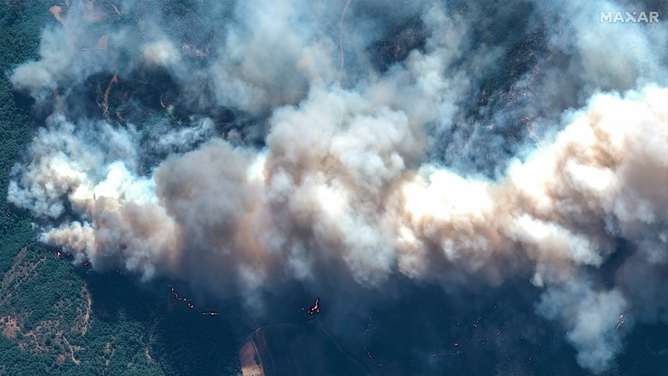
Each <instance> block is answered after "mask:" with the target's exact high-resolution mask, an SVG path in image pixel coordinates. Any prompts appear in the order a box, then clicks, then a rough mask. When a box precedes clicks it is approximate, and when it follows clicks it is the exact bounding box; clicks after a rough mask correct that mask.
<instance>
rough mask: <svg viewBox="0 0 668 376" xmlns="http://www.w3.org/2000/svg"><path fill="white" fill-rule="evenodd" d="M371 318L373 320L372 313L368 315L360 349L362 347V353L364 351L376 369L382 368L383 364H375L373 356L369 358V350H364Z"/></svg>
mask: <svg viewBox="0 0 668 376" xmlns="http://www.w3.org/2000/svg"><path fill="white" fill-rule="evenodd" d="M372 318H373V311H371V314H370V315H369V322H368V323H367V325H366V330H365V331H364V335H363V337H362V347H364V351H366V356H368V357H369V359H371V361H372V362H373V364H374V365H375V366H376V367H382V366H383V364H382V363H378V362H376V360H375V359H374V358H373V356H371V352H369V349H367V348H366V335H367V333H369V330H371V319H372Z"/></svg>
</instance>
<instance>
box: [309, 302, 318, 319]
mask: <svg viewBox="0 0 668 376" xmlns="http://www.w3.org/2000/svg"><path fill="white" fill-rule="evenodd" d="M316 313H320V298H315V304H314V305H313V307H311V308H309V310H308V314H309V315H311V316H313V315H314V314H316Z"/></svg>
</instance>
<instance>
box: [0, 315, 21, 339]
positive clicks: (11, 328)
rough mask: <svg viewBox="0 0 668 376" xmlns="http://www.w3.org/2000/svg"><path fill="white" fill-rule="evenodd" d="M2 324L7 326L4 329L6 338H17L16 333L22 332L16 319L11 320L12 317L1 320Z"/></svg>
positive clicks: (3, 333) (3, 332)
mask: <svg viewBox="0 0 668 376" xmlns="http://www.w3.org/2000/svg"><path fill="white" fill-rule="evenodd" d="M0 323H2V324H4V326H5V327H4V329H2V335H3V336H5V338H16V332H20V331H21V329H20V328H19V327H18V325H16V319H15V318H11V317H10V316H7V317H3V318H1V319H0Z"/></svg>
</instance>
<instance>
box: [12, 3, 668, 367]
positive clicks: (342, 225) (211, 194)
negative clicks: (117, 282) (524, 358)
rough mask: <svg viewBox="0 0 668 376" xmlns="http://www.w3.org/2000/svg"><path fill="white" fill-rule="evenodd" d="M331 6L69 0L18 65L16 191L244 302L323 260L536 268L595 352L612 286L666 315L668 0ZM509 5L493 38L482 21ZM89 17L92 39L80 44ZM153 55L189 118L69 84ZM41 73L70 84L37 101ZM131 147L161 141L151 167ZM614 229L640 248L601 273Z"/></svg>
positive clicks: (440, 276) (52, 240) (597, 362)
mask: <svg viewBox="0 0 668 376" xmlns="http://www.w3.org/2000/svg"><path fill="white" fill-rule="evenodd" d="M345 5H346V4H345V2H343V1H337V2H332V3H328V4H321V3H312V2H305V1H280V2H276V1H263V0H254V1H247V2H242V3H239V4H236V3H220V4H218V3H208V2H205V4H203V5H201V6H199V7H197V8H195V10H194V11H193V12H191V13H188V14H187V15H184V16H183V17H176V16H174V15H169V14H167V15H165V14H162V17H158V16H146V17H144V15H150V14H153V13H152V12H147V10H154V11H156V12H158V14H160V13H161V12H163V11H164V9H162V8H161V7H160V6H158V4H157V3H153V2H149V1H147V2H141V3H135V2H128V1H126V2H124V3H122V4H121V5H119V6H118V10H119V13H120V14H121V15H114V14H113V13H111V14H106V13H104V14H103V10H100V9H97V8H90V6H89V8H86V6H85V5H84V4H73V5H72V6H71V10H72V12H71V13H68V14H67V17H66V18H64V19H63V21H62V24H58V25H56V26H53V27H50V28H47V29H45V30H44V33H43V38H42V44H41V50H40V56H41V59H40V60H39V61H35V62H27V63H25V64H23V65H21V66H19V67H18V68H17V69H16V70H15V71H14V72H13V74H12V76H11V79H12V82H13V83H14V85H15V87H16V88H19V89H25V90H28V91H29V92H30V93H31V94H32V95H33V97H35V98H36V99H37V100H38V105H39V104H40V103H42V105H53V106H54V107H53V114H52V115H51V116H49V117H48V118H47V119H46V121H45V124H43V126H41V127H40V128H39V129H38V131H37V133H36V135H35V137H34V139H33V142H32V143H31V144H30V146H29V147H28V150H27V152H26V155H27V158H26V160H25V162H21V163H18V164H17V165H16V166H15V167H14V169H13V171H12V180H11V182H10V188H9V196H8V200H9V201H10V202H11V203H13V204H15V205H17V206H19V207H22V208H26V209H29V210H31V211H32V212H33V213H34V214H35V215H36V216H38V217H42V218H44V219H47V220H48V221H51V222H48V221H47V223H51V225H47V226H46V227H44V228H43V230H42V232H41V235H40V237H39V238H40V240H41V241H42V242H44V243H45V244H48V245H51V246H57V247H62V248H63V249H66V250H68V251H70V252H72V253H73V254H75V255H76V261H77V262H83V261H84V260H90V262H91V263H92V265H93V266H94V267H95V268H96V269H99V270H104V269H106V268H117V267H122V268H124V269H125V270H128V271H131V272H134V273H136V274H138V275H140V276H141V278H142V279H144V280H148V279H151V278H154V277H156V276H166V277H170V278H178V279H183V280H187V281H191V282H192V283H194V284H197V285H204V286H207V289H208V290H210V291H213V292H215V293H217V294H219V295H220V296H230V295H241V296H243V297H244V298H245V299H246V303H247V304H249V305H252V306H253V307H258V305H261V300H262V298H261V296H262V292H263V291H272V290H274V289H277V288H278V287H277V286H279V285H281V284H282V283H284V282H285V281H291V280H297V281H302V282H309V281H315V280H316V279H317V278H318V276H317V275H318V274H319V273H322V271H323V270H326V273H327V274H329V275H331V276H335V278H337V279H338V280H340V281H341V286H342V287H341V288H348V289H350V290H351V292H353V291H354V290H355V289H356V288H358V287H359V286H363V287H365V288H368V289H377V290H378V291H382V290H383V286H385V285H386V284H387V282H388V281H389V280H390V279H392V278H394V277H395V276H396V274H397V273H399V274H401V275H403V276H406V277H408V278H410V279H414V280H416V281H418V282H428V283H436V284H441V285H442V286H444V288H446V289H447V286H449V285H451V284H453V283H454V284H458V285H462V286H466V285H468V284H471V283H473V282H472V281H475V283H483V284H488V285H491V286H498V285H500V284H502V283H504V281H505V280H508V279H511V278H512V277H514V276H515V275H518V274H522V273H526V271H527V270H530V271H532V272H531V274H532V275H533V277H532V279H531V282H532V283H533V284H534V285H535V286H538V287H540V288H543V289H544V293H543V294H542V296H541V298H540V300H539V301H538V302H536V307H535V309H536V312H537V313H538V314H539V315H542V316H544V317H546V318H548V319H552V320H558V322H559V323H561V325H563V327H564V328H565V329H566V330H567V331H569V335H568V336H567V339H568V340H569V341H570V342H571V343H572V344H573V346H574V347H575V349H576V350H577V351H578V355H577V360H578V362H579V364H580V365H581V366H582V367H584V368H588V369H590V370H593V371H596V372H598V371H602V370H605V369H606V368H607V367H608V366H609V364H610V362H611V361H612V359H613V358H614V356H615V355H616V354H618V353H619V352H620V351H621V350H622V345H621V338H622V335H623V334H624V333H627V332H628V331H629V330H631V327H632V325H631V324H632V320H630V319H628V320H627V321H628V322H627V323H625V324H624V326H622V327H618V326H617V325H618V323H619V319H620V316H619V315H620V314H624V312H625V309H627V308H629V307H635V306H638V305H641V306H643V307H644V310H643V313H642V314H641V315H638V316H636V317H637V318H639V319H641V320H644V321H646V322H654V321H656V320H661V321H663V322H668V304H667V303H666V302H665V299H662V297H663V296H664V295H665V293H666V292H668V280H667V279H666V275H667V274H666V273H665V270H666V267H667V266H668V265H666V264H667V263H668V254H667V253H666V249H668V248H667V247H668V228H667V225H668V128H667V124H668V114H667V112H668V109H667V107H668V96H667V93H668V89H667V88H666V78H667V76H666V69H665V66H666V63H667V62H668V58H667V51H666V50H665V49H660V48H656V47H655V46H657V45H665V44H666V41H668V34H667V31H666V27H665V26H666V21H665V16H662V18H661V22H660V23H659V24H658V25H654V24H647V25H642V24H626V23H624V24H622V23H616V24H608V23H600V22H599V12H600V11H617V10H618V9H626V8H624V7H628V6H629V5H628V4H626V5H617V4H614V3H611V2H593V3H591V2H575V3H561V2H559V3H558V4H553V5H547V4H546V3H543V2H536V3H526V2H511V3H509V4H496V3H489V4H484V5H485V6H484V7H483V6H478V5H468V6H466V7H462V9H463V10H460V11H456V10H455V9H456V8H455V7H450V6H449V5H448V4H441V3H440V2H437V1H421V2H413V3H412V4H411V5H402V4H399V2H397V4H394V3H392V4H389V5H387V7H380V6H376V5H372V4H367V3H364V2H361V1H360V2H359V3H356V2H355V1H353V2H352V3H351V4H350V7H349V8H348V9H347V11H346V14H345V18H344V17H343V16H342V15H341V12H342V10H343V8H344V6H345ZM142 7H145V8H142ZM485 7H486V9H485ZM490 8H492V9H493V10H494V12H491V14H493V16H489V15H487V14H488V13H489V11H490ZM91 9H92V10H91ZM634 9H635V8H634ZM643 10H644V8H643ZM96 12H100V13H99V14H98V13H96ZM137 12H141V17H138V18H133V17H132V15H133V14H137ZM517 15H519V16H517ZM117 16H118V17H120V19H121V20H124V22H117V23H114V22H112V21H113V20H114V18H113V17H117ZM520 16H521V17H523V18H522V19H521V20H518V19H514V18H513V17H520ZM98 18H101V19H104V20H107V21H105V22H107V23H108V24H109V26H108V27H107V29H104V30H103V29H102V28H101V26H100V22H99V21H98ZM109 20H111V21H109ZM406 20H410V22H409V21H406ZM520 21H521V22H525V23H526V25H527V26H526V29H525V30H519V31H517V32H515V33H509V34H507V35H505V37H504V39H503V40H502V41H501V42H499V41H495V39H494V36H493V35H487V34H485V33H486V32H485V31H484V30H486V29H487V28H489V27H492V28H494V27H496V28H499V29H498V30H496V31H497V32H500V33H508V32H507V31H504V30H503V27H505V26H507V25H509V24H517V23H518V22H520ZM402 22H403V25H404V26H405V25H406V24H408V25H409V26H407V27H406V29H405V30H407V31H405V32H404V34H401V35H403V36H402V37H401V38H403V39H401V38H400V39H399V40H401V41H406V42H405V43H404V42H401V43H398V44H396V45H391V46H390V47H391V48H389V47H388V48H389V49H388V50H382V51H381V52H382V53H381V55H382V56H384V58H385V59H386V60H387V61H388V62H387V63H382V64H381V65H380V67H379V65H378V64H380V63H378V62H377V61H374V60H372V59H371V58H370V56H371V57H373V56H375V55H374V54H372V53H370V52H369V51H370V50H371V49H372V47H373V46H377V45H381V46H384V45H383V43H385V42H383V35H390V34H392V31H391V30H389V29H390V28H391V27H392V26H393V25H394V27H399V25H402ZM191 24H192V25H199V26H201V28H193V27H190V28H189V27H188V25H191ZM387 25H390V26H387ZM410 25H413V26H410ZM415 25H417V26H415ZM95 32H97V34H95ZM98 34H99V35H98ZM339 34H340V35H341V39H339ZM91 35H93V36H94V37H91ZM103 36H106V37H104V38H108V39H104V40H103V41H104V43H107V40H108V48H105V49H100V48H98V49H94V48H93V50H92V51H91V47H93V46H98V47H99V46H100V45H101V44H100V43H101V42H100V40H101V39H100V38H102V37H103ZM420 40H422V42H420ZM104 43H103V44H104ZM532 43H534V44H532ZM104 46H105V47H106V46H107V45H104ZM370 46H371V47H370ZM613 46H615V47H613ZM408 47H410V48H409V51H402V50H401V49H402V48H408ZM383 48H385V47H383ZM388 51H389V52H388ZM397 56H401V57H402V58H401V59H399V58H397ZM393 58H396V61H395V60H393ZM513 59H514V60H515V62H514V63H513ZM522 59H525V60H526V61H523V62H521V61H520V60H522ZM342 61H343V66H342V65H341V62H342ZM508 62H511V64H515V65H514V67H515V68H513V70H512V72H510V73H512V74H513V75H516V76H512V75H511V77H510V78H508V77H506V76H505V74H507V73H508V72H505V71H503V69H502V68H500V66H502V65H503V64H506V63H508ZM523 64H524V65H523ZM525 65H526V67H525V68H522V67H523V66H525ZM158 68H160V69H164V70H165V71H166V72H168V74H169V77H170V79H171V80H173V82H174V85H175V86H178V87H179V90H178V93H176V94H174V95H172V96H171V97H170V98H169V100H170V101H171V102H170V103H168V104H176V105H180V106H182V107H184V108H188V109H190V110H191V111H192V113H193V115H190V120H189V121H190V122H191V123H192V124H191V125H183V124H180V125H179V124H175V125H171V124H170V123H169V120H168V119H169V117H166V118H158V120H155V121H153V122H151V121H148V122H146V123H145V124H148V125H144V128H143V129H141V130H138V129H137V126H135V125H133V124H132V123H127V125H125V126H120V127H119V126H118V125H111V124H110V121H109V120H108V119H109V118H108V117H107V118H102V119H100V118H99V115H97V116H98V118H96V115H94V114H93V113H86V114H85V115H83V116H81V115H77V116H75V117H74V118H72V117H71V115H68V113H76V114H79V112H75V111H72V112H68V111H70V110H68V108H67V106H66V105H63V101H64V102H67V100H68V98H76V96H77V95H78V94H77V91H76V90H74V89H73V88H75V87H76V86H77V85H81V84H82V83H83V82H84V81H85V80H86V79H87V78H88V77H91V76H93V75H95V74H102V73H106V74H108V75H114V74H116V73H117V74H118V79H119V80H120V81H123V80H133V79H134V78H133V77H134V75H136V74H137V72H138V71H142V70H144V69H146V70H151V69H158ZM109 87H111V84H110V86H109ZM112 90H113V89H112ZM55 91H57V92H60V93H62V94H61V96H62V97H64V99H63V98H61V99H60V102H58V101H56V102H53V104H52V102H50V101H53V96H54V94H53V93H54V92H55ZM160 95H161V99H160V101H161V105H162V106H163V107H167V106H165V105H164V104H163V103H162V100H163V98H162V93H161V94H160ZM44 103H45V104H44ZM105 105H106V104H105ZM216 107H219V108H226V109H231V110H232V111H234V112H235V113H237V114H245V115H244V116H246V115H247V116H248V117H249V118H250V119H253V120H252V121H251V124H250V125H249V127H250V128H253V129H255V131H254V132H255V134H256V135H257V134H260V135H261V137H260V138H261V140H262V142H261V143H260V145H257V144H254V143H252V142H251V141H252V140H250V138H244V137H246V136H244V135H243V134H239V133H238V132H236V131H230V132H227V133H223V134H220V133H218V132H217V131H215V124H214V120H212V119H211V118H210V117H208V116H209V115H207V114H211V113H212V111H213V113H215V111H214V110H212V108H216ZM97 110H98V111H99V112H100V113H101V112H102V111H101V110H100V109H97ZM172 111H173V108H172V107H169V109H168V110H166V112H167V113H168V114H172ZM258 132H259V133H258ZM147 155H149V156H152V157H151V158H153V159H157V160H156V161H153V159H151V160H150V161H149V162H154V163H149V166H146V158H147ZM68 208H71V209H68ZM68 210H69V212H68V214H67V218H66V219H64V216H65V213H66V211H68ZM617 238H624V239H627V240H628V241H629V242H630V244H631V245H632V248H633V254H632V255H631V256H630V257H629V258H628V259H627V260H626V261H625V262H624V264H623V265H622V266H621V267H620V268H619V269H618V270H617V275H616V279H617V281H616V282H617V283H616V284H615V287H612V288H610V287H603V286H601V285H600V283H599V282H600V276H599V267H601V265H603V264H604V263H605V261H606V260H607V259H608V258H609V257H610V256H611V254H613V253H614V252H615V251H616V247H615V239H617ZM346 286H347V287H346ZM351 286H352V287H351Z"/></svg>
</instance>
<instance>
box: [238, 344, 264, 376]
mask: <svg viewBox="0 0 668 376" xmlns="http://www.w3.org/2000/svg"><path fill="white" fill-rule="evenodd" d="M255 359H258V361H259V359H260V354H258V351H257V348H256V347H255V343H253V339H252V338H249V339H248V341H246V343H244V345H243V346H241V349H240V350H239V360H240V361H241V373H242V375H243V376H264V371H263V370H262V363H261V362H260V364H258V362H256V361H255Z"/></svg>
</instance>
